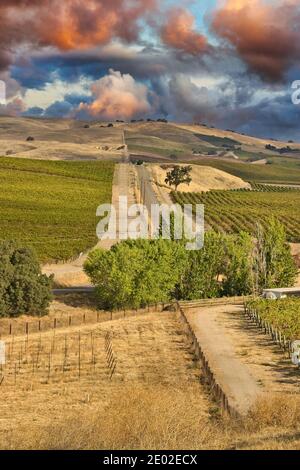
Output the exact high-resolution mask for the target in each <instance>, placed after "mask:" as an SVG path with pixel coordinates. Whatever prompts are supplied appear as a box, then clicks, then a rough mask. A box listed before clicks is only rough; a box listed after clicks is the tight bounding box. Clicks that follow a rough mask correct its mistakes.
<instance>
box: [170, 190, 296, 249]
mask: <svg viewBox="0 0 300 470" xmlns="http://www.w3.org/2000/svg"><path fill="white" fill-rule="evenodd" d="M171 194H172V199H173V201H174V202H175V203H178V204H180V205H183V204H192V205H194V206H195V205H196V204H204V206H205V221H206V224H207V226H208V227H210V228H212V229H213V230H215V231H218V232H225V233H238V232H241V231H246V232H248V233H254V230H255V227H256V225H257V223H258V222H259V223H261V224H262V225H263V226H266V225H267V223H268V220H269V218H270V216H271V215H274V216H275V217H276V218H277V219H278V220H280V222H281V223H282V224H283V225H284V226H285V229H286V233H287V237H288V240H289V241H290V242H295V243H298V242H300V211H299V207H300V190H299V189H297V188H295V189H294V188H284V187H279V186H276V187H274V186H264V185H262V184H257V185H255V186H254V187H253V190H236V191H232V190H229V191H209V192H202V193H181V192H175V191H173V192H172V193H171Z"/></svg>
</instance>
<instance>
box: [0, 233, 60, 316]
mask: <svg viewBox="0 0 300 470" xmlns="http://www.w3.org/2000/svg"><path fill="white" fill-rule="evenodd" d="M51 287H52V278H48V277H47V276H46V275H43V274H42V273H41V270H40V266H39V263H38V260H37V258H36V256H35V254H34V253H33V252H32V251H31V250H30V249H28V248H22V247H19V246H18V245H16V244H15V243H14V242H3V243H1V244H0V316H2V317H3V316H10V317H17V316H20V315H24V314H30V315H38V316H42V315H45V314H46V313H47V309H48V306H49V303H50V301H51V298H52V294H51Z"/></svg>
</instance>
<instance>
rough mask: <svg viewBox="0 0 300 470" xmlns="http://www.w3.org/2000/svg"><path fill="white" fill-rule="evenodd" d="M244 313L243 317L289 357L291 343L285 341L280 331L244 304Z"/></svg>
mask: <svg viewBox="0 0 300 470" xmlns="http://www.w3.org/2000/svg"><path fill="white" fill-rule="evenodd" d="M244 313H245V316H246V317H247V318H248V319H249V320H251V321H252V322H253V323H255V324H256V325H257V326H258V327H259V328H260V329H261V330H263V331H264V333H265V334H266V335H269V336H270V337H271V338H272V340H273V341H274V342H275V343H276V344H278V345H279V346H280V347H281V349H283V351H285V352H287V353H288V355H289V357H291V355H292V342H291V341H289V340H287V338H286V337H285V335H283V334H282V333H281V331H279V330H277V329H276V328H274V327H273V325H271V323H269V322H268V321H266V320H264V319H263V318H262V317H261V316H260V314H259V312H258V311H257V310H256V309H255V308H252V307H249V306H248V305H247V303H245V304H244Z"/></svg>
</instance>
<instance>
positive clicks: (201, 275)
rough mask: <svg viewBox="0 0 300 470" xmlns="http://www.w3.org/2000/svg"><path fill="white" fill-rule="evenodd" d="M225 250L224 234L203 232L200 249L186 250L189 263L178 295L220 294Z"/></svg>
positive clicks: (185, 297) (212, 295)
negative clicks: (202, 242) (203, 238)
mask: <svg viewBox="0 0 300 470" xmlns="http://www.w3.org/2000/svg"><path fill="white" fill-rule="evenodd" d="M225 250H226V244H225V236H224V235H222V234H219V233H216V232H213V231H209V232H207V233H206V234H205V240H204V247H203V248H202V250H195V251H190V252H188V253H189V264H188V266H187V269H186V271H185V273H184V275H183V276H182V281H181V285H180V295H179V296H180V297H181V298H182V299H186V300H195V299H205V298H213V297H219V296H220V295H221V292H222V285H221V275H222V274H223V272H224V260H225V252H226V251H225Z"/></svg>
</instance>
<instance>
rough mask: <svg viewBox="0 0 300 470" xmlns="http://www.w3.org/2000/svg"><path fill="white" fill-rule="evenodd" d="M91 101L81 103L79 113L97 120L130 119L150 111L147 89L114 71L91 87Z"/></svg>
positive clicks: (129, 76) (131, 78) (127, 76)
mask: <svg viewBox="0 0 300 470" xmlns="http://www.w3.org/2000/svg"><path fill="white" fill-rule="evenodd" d="M91 91H92V95H93V98H94V99H93V101H92V102H91V103H82V104H81V105H80V106H79V109H78V110H79V112H86V113H87V114H88V115H89V116H90V117H93V118H98V119H108V120H110V119H118V118H119V119H130V118H132V117H136V116H139V115H142V116H143V115H144V114H145V113H148V112H150V111H151V104H150V102H149V90H148V88H147V87H146V86H145V85H143V84H141V83H138V82H136V81H135V80H134V78H133V77H132V76H131V75H128V74H127V75H122V74H121V73H120V72H115V71H114V70H110V71H109V75H107V76H105V77H103V78H101V79H100V80H98V81H97V82H95V83H94V84H93V85H92V88H91Z"/></svg>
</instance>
